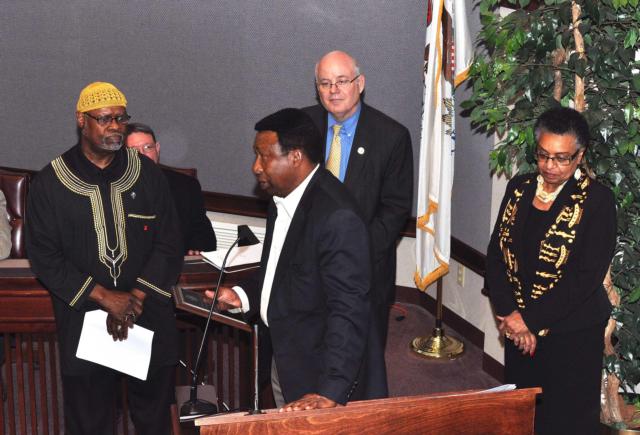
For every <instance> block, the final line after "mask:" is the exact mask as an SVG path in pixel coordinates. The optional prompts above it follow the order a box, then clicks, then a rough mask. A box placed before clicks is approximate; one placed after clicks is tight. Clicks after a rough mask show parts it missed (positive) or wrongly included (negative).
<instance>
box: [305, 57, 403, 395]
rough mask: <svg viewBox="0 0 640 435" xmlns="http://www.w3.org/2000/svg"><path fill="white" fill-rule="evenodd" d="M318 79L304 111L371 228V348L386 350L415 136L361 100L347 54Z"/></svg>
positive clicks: (328, 63)
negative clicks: (311, 100) (374, 324)
mask: <svg viewBox="0 0 640 435" xmlns="http://www.w3.org/2000/svg"><path fill="white" fill-rule="evenodd" d="M315 79H316V90H317V95H318V99H319V101H320V103H321V104H319V105H315V106H311V107H307V108H305V109H303V110H305V111H306V112H307V113H308V114H309V115H310V116H311V117H312V118H313V120H314V122H315V123H316V125H317V126H318V128H319V129H320V132H321V133H322V134H323V137H324V139H325V145H326V152H325V162H326V168H327V169H328V170H329V171H330V172H332V173H333V174H334V175H335V176H336V177H337V178H338V179H340V181H342V182H343V183H344V185H345V186H346V187H347V190H349V191H350V192H351V194H352V195H353V196H354V197H355V199H356V202H357V204H358V205H359V206H360V209H361V211H362V213H363V214H364V217H365V222H366V223H367V225H368V227H369V233H370V236H371V245H372V250H373V264H372V268H373V279H372V288H371V296H372V300H373V303H374V316H373V317H374V321H375V322H377V331H378V337H377V339H378V343H373V342H371V344H370V345H371V346H375V345H379V346H382V348H384V346H385V342H386V337H387V327H388V321H389V309H390V307H391V304H392V303H393V301H394V299H395V278H396V242H397V240H398V237H399V236H400V231H401V230H402V228H403V227H404V225H405V222H406V220H407V218H408V217H409V216H410V214H411V205H412V198H413V152H412V149H411V137H410V135H409V131H408V130H407V129H406V128H405V127H404V126H403V125H401V124H400V123H398V122H397V121H395V120H393V119H391V118H390V117H388V116H387V115H385V114H384V113H382V112H380V111H378V110H376V109H374V108H373V107H371V106H368V105H367V104H365V103H364V102H363V101H362V95H363V92H364V86H365V76H364V74H362V72H361V71H360V67H359V66H358V63H357V62H356V60H355V59H354V58H353V57H351V56H350V55H349V54H347V53H345V52H343V51H332V52H330V53H327V54H325V55H324V56H323V57H322V58H321V59H320V60H319V61H318V63H317V64H316V68H315ZM381 369H382V370H384V367H382V368H381ZM384 389H386V386H384ZM380 391H381V390H380Z"/></svg>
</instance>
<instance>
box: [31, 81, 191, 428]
mask: <svg viewBox="0 0 640 435" xmlns="http://www.w3.org/2000/svg"><path fill="white" fill-rule="evenodd" d="M126 107H127V100H126V98H125V96H124V94H122V92H120V90H118V89H117V88H116V87H115V86H113V85H112V84H110V83H104V82H95V83H91V84H90V85H88V86H87V87H85V88H84V89H83V90H82V92H81V93H80V98H79V99H78V103H77V106H76V124H77V127H78V133H79V143H78V144H77V145H76V146H74V147H72V148H71V149H70V150H68V151H67V152H65V153H64V154H62V155H61V156H60V157H58V158H56V159H54V160H53V161H52V162H51V163H50V164H48V165H47V166H45V168H44V169H42V171H40V172H39V173H38V176H37V177H36V178H35V179H34V181H33V182H32V184H31V186H30V192H29V197H28V210H29V212H28V214H29V216H28V219H27V220H26V230H27V231H26V235H27V239H26V240H27V253H28V255H29V259H30V260H31V267H32V269H33V271H34V272H35V274H36V276H37V277H38V279H39V280H40V281H42V283H43V284H44V285H45V286H46V287H47V289H48V290H49V291H50V292H51V294H52V296H53V297H52V298H51V299H52V302H53V308H54V313H55V318H56V327H57V333H58V342H59V345H60V365H61V372H62V385H63V392H64V417H65V432H66V433H68V434H111V433H112V432H113V427H114V424H113V423H114V403H115V393H116V386H117V385H118V381H119V380H120V378H121V377H122V376H124V378H125V379H126V381H127V392H128V396H129V397H128V398H129V407H130V410H131V417H132V420H133V422H134V424H135V427H136V432H137V433H138V434H168V433H169V430H170V427H171V426H170V418H169V404H170V403H172V402H175V379H174V376H175V364H176V363H177V351H178V349H177V339H178V336H177V329H176V324H175V317H174V312H173V304H172V303H171V302H172V301H171V293H170V288H171V286H172V285H173V284H175V283H176V281H177V279H178V275H179V274H180V270H181V268H182V260H183V255H182V240H181V237H180V230H179V226H178V218H177V216H176V212H175V209H174V206H173V202H172V200H171V193H170V192H169V188H168V186H167V181H166V180H165V178H164V176H163V175H162V172H161V171H160V170H159V168H158V167H157V166H156V165H155V164H154V163H153V162H151V161H149V160H148V159H141V158H140V156H139V155H138V153H137V152H136V151H135V150H133V149H128V148H126V147H123V146H122V145H123V143H124V132H125V127H126V125H127V124H128V123H129V119H130V116H129V115H128V114H127V109H126ZM98 309H101V310H103V311H105V312H106V313H107V317H106V325H105V329H106V331H107V332H108V333H109V334H110V335H111V336H112V337H113V340H120V341H122V340H126V339H127V335H128V329H129V328H133V325H134V323H135V324H136V325H140V326H143V327H145V328H147V329H150V330H152V331H153V332H154V335H153V342H152V350H151V362H150V366H149V371H148V374H147V378H146V380H144V381H143V380H140V379H137V378H133V377H131V376H125V375H122V374H120V373H119V372H116V371H114V370H112V369H110V368H107V367H104V366H102V365H97V364H94V363H92V362H89V361H86V360H84V359H80V358H78V357H76V350H77V348H78V342H79V339H80V333H81V331H82V328H83V322H84V319H85V313H87V312H89V311H94V310H98Z"/></svg>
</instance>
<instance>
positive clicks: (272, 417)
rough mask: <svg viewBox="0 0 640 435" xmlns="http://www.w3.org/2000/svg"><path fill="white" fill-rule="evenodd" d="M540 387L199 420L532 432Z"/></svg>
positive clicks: (228, 428) (212, 429)
mask: <svg viewBox="0 0 640 435" xmlns="http://www.w3.org/2000/svg"><path fill="white" fill-rule="evenodd" d="M541 391H542V390H541V389H540V388H529V389H522V390H513V391H506V392H486V391H461V392H452V393H441V394H429V395H425V396H413V397H394V398H390V399H380V400H364V401H361V402H351V403H348V404H347V406H340V407H337V408H331V409H319V410H313V411H298V412H288V413H279V412H277V411H276V410H268V411H266V413H265V414H260V415H246V414H245V413H235V414H226V415H225V414H223V415H218V416H213V417H205V418H201V419H198V420H196V422H195V424H196V426H200V434H201V435H213V434H225V435H233V434H235V435H263V434H288V433H305V434H327V435H328V434H331V435H334V434H345V435H347V434H348V435H352V434H357V433H360V434H393V435H402V434H407V435H409V434H411V435H414V434H436V435H440V434H456V435H464V434H473V435H476V434H496V435H506V434H514V435H515V434H518V435H520V434H523V435H524V434H533V417H534V411H535V397H536V394H538V393H540V392H541Z"/></svg>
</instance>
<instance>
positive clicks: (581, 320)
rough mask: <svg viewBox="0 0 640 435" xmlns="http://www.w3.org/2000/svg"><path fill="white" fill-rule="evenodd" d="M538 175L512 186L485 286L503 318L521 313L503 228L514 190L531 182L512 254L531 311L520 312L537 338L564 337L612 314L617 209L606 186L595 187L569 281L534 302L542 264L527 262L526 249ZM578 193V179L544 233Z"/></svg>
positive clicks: (566, 271) (555, 205)
mask: <svg viewBox="0 0 640 435" xmlns="http://www.w3.org/2000/svg"><path fill="white" fill-rule="evenodd" d="M535 176H536V175H535V174H526V175H520V176H517V177H514V178H513V179H512V180H511V181H509V184H508V185H507V189H506V192H505V196H504V198H503V200H502V205H501V207H500V213H499V214H498V221H497V222H496V225H495V227H494V230H493V234H492V236H491V241H490V243H489V248H488V251H487V272H486V277H485V286H486V287H487V288H488V289H489V297H490V299H491V303H492V304H493V307H494V308H495V311H496V314H497V315H499V316H506V315H509V314H511V313H512V312H513V311H514V310H518V306H517V305H516V300H515V296H514V293H513V287H512V285H511V283H510V282H509V281H508V279H507V272H506V265H505V261H504V258H503V255H502V252H501V250H500V246H499V240H498V236H499V234H498V229H499V223H500V218H501V216H502V214H503V212H504V209H505V207H506V203H507V201H508V198H509V197H510V196H511V195H512V194H513V191H514V189H516V188H518V187H519V186H522V185H523V182H524V181H525V180H527V179H530V180H531V183H530V184H528V185H526V187H525V188H524V192H523V194H522V199H521V200H520V201H519V203H518V211H517V214H516V219H515V224H514V226H513V232H512V239H513V244H512V253H513V255H514V256H515V259H516V261H517V263H518V265H519V269H520V273H521V275H522V285H523V290H524V292H523V293H524V294H523V298H524V301H525V305H526V306H525V309H523V310H519V311H520V313H521V314H522V317H523V319H524V321H525V323H526V325H527V327H528V328H529V330H531V331H532V332H533V333H534V334H537V333H538V332H539V331H540V330H542V329H547V328H548V329H550V332H551V333H552V334H558V333H563V332H571V331H576V330H580V329H584V328H588V327H591V326H595V325H598V324H600V323H602V322H604V321H605V320H606V319H607V318H608V317H609V314H610V312H611V304H610V303H609V299H608V298H607V294H606V291H605V289H604V286H603V285H602V282H603V280H604V277H605V275H606V273H607V269H608V267H609V264H610V263H611V258H612V256H613V251H614V249H615V245H616V207H615V200H614V197H613V193H612V192H611V190H609V189H608V188H606V187H605V186H603V185H602V184H600V183H598V182H596V181H592V182H591V184H590V186H589V188H588V196H587V199H586V200H585V203H584V209H583V212H582V215H581V217H580V225H579V227H578V230H577V231H578V232H577V233H576V238H575V241H574V242H573V243H572V245H571V249H570V251H571V252H570V254H569V259H568V261H567V263H566V265H565V268H564V270H563V276H562V278H561V279H560V281H558V283H557V284H556V285H555V286H554V287H553V288H551V289H549V290H548V291H547V292H546V293H545V294H544V295H542V296H541V297H540V298H538V299H535V300H534V299H532V298H531V288H532V283H533V281H534V278H535V272H536V269H537V268H536V265H537V264H536V263H537V262H535V263H534V262H531V263H527V262H525V261H523V251H524V246H523V245H524V243H526V241H527V238H528V237H531V234H530V233H531V231H530V230H529V229H528V228H527V226H526V223H527V216H528V215H529V213H530V211H531V209H532V207H533V204H532V202H533V198H534V195H535V191H536V180H535ZM577 192H578V188H577V183H576V181H575V180H574V179H573V177H572V178H570V179H569V180H568V181H567V184H566V185H565V186H564V188H563V189H562V191H561V192H560V194H559V195H558V197H557V198H556V200H555V201H554V202H553V205H552V206H551V208H550V209H549V211H547V212H546V216H545V220H544V221H543V225H544V228H549V227H550V226H551V225H552V224H553V223H554V220H555V219H556V217H557V216H558V214H559V212H560V210H561V209H562V208H563V207H565V206H567V204H569V199H570V195H573V194H575V193H577Z"/></svg>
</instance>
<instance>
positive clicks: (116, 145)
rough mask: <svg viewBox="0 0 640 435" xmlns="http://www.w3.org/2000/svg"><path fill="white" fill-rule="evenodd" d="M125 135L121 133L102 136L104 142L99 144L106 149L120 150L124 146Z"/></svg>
mask: <svg viewBox="0 0 640 435" xmlns="http://www.w3.org/2000/svg"><path fill="white" fill-rule="evenodd" d="M123 142H124V137H123V136H122V135H120V134H114V135H111V136H105V137H103V138H102V142H101V143H100V144H99V145H98V146H99V147H100V148H102V149H103V150H105V151H118V150H119V149H120V148H122V144H123Z"/></svg>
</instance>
